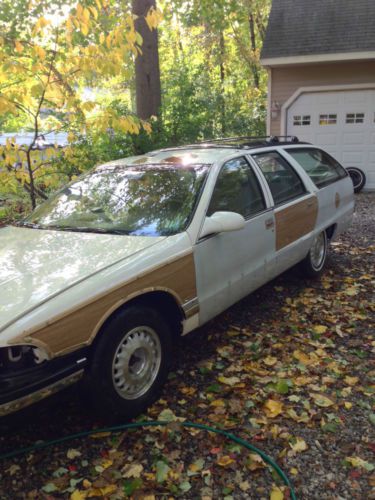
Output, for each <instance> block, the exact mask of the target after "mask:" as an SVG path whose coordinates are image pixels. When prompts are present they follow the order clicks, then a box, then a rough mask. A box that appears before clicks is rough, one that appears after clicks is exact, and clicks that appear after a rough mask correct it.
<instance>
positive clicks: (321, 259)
mask: <svg viewBox="0 0 375 500" xmlns="http://www.w3.org/2000/svg"><path fill="white" fill-rule="evenodd" d="M327 250H328V239H327V233H326V232H325V231H322V232H321V233H319V234H318V235H316V236H315V237H314V239H313V243H312V245H311V248H310V250H309V253H308V254H307V255H306V257H305V258H304V259H303V261H302V262H301V263H300V268H301V270H302V272H303V274H304V275H305V276H307V277H308V278H317V277H318V276H320V275H321V274H322V272H323V270H324V266H325V263H326V260H327Z"/></svg>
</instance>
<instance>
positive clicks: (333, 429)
mask: <svg viewBox="0 0 375 500" xmlns="http://www.w3.org/2000/svg"><path fill="white" fill-rule="evenodd" d="M337 428H338V425H337V424H336V423H335V422H329V423H328V424H324V425H322V431H324V432H336V431H337Z"/></svg>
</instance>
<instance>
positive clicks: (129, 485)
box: [124, 477, 143, 496]
mask: <svg viewBox="0 0 375 500" xmlns="http://www.w3.org/2000/svg"><path fill="white" fill-rule="evenodd" d="M142 486H143V482H142V479H140V478H139V477H137V478H135V479H127V480H126V481H125V482H124V493H125V495H128V496H130V495H132V494H133V493H134V492H135V491H136V490H139V489H140V488H142Z"/></svg>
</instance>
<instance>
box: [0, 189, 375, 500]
mask: <svg viewBox="0 0 375 500" xmlns="http://www.w3.org/2000/svg"><path fill="white" fill-rule="evenodd" d="M356 200H357V204H356V213H355V217H354V222H353V225H352V228H351V229H350V230H349V231H348V232H347V233H346V234H345V235H344V236H342V237H341V238H340V240H339V241H337V242H335V243H333V244H332V246H331V251H330V257H329V262H328V268H327V272H326V273H325V274H324V276H323V277H322V278H321V279H320V280H317V281H306V280H302V279H301V278H300V277H299V276H298V273H297V272H296V271H295V270H291V271H288V272H287V273H285V274H284V275H282V276H280V277H279V278H277V279H276V280H274V281H273V282H271V283H269V284H268V285H266V286H264V287H262V288H261V289H260V290H258V291H257V292H255V293H253V294H252V295H250V296H249V297H247V298H246V299H244V300H242V301H241V302H240V303H238V304H236V305H235V306H234V307H232V308H231V309H229V310H228V311H227V312H226V313H224V314H222V315H221V316H219V317H218V318H216V319H215V320H214V321H211V322H210V323H209V324H208V325H206V326H205V327H204V328H201V329H200V330H199V331H197V332H195V333H194V334H192V335H190V336H189V337H187V338H184V339H183V340H182V342H181V346H179V349H176V360H175V362H174V363H175V366H174V371H173V373H172V374H171V377H170V380H169V382H168V384H167V386H166V388H165V390H164V394H163V397H162V399H161V400H160V401H158V402H157V403H156V404H155V405H154V406H153V407H152V408H150V410H149V412H148V415H146V416H144V419H156V418H158V417H159V418H163V419H165V418H168V419H171V420H173V419H175V418H176V417H179V418H183V419H186V420H189V421H193V422H201V423H205V424H208V425H211V426H214V427H216V428H222V429H227V430H230V432H231V433H233V434H235V435H238V436H240V437H242V438H244V439H246V440H248V441H250V442H252V443H254V444H255V445H256V446H257V447H258V448H260V449H262V450H263V451H264V452H266V453H267V454H268V455H269V456H271V457H273V458H274V459H275V460H276V461H277V462H278V464H279V465H280V466H281V468H282V469H283V470H284V471H285V472H286V473H287V474H288V476H289V477H290V479H291V480H292V482H293V484H294V487H295V490H296V493H297V498H301V499H302V498H303V499H316V498H320V499H332V500H339V499H358V500H359V499H361V500H362V499H364V498H375V493H374V486H375V470H374V458H373V457H374V451H375V438H374V436H375V432H374V431H375V427H374V426H375V413H374V410H373V407H374V387H375V386H374V378H375V366H374V351H375V339H374V324H375V322H374V303H375V301H374V295H373V291H374V285H375V273H374V265H375V259H374V251H375V244H374V242H375V226H374V221H375V194H365V193H361V194H360V195H357V197H356ZM102 425H104V423H103V422H100V421H97V420H96V419H95V417H94V416H92V415H90V414H89V413H88V412H87V411H86V410H85V409H84V406H83V404H82V401H81V396H80V393H79V388H72V389H71V390H69V391H67V392H65V393H63V394H59V395H56V396H55V397H53V398H52V399H50V400H49V401H45V402H43V403H41V404H39V405H38V406H35V407H34V408H30V409H28V410H26V411H24V412H23V413H20V414H19V415H16V416H12V417H11V418H8V419H4V420H3V421H2V422H0V430H1V436H0V449H1V450H2V451H3V452H4V451H7V450H12V449H16V448H20V447H24V446H28V445H30V444H33V443H35V442H37V441H40V440H49V439H54V438H56V437H59V436H64V435H68V434H71V433H76V432H79V431H82V430H87V429H91V428H93V427H98V426H99V427H101V426H102ZM271 491H272V492H273V493H272V495H273V496H272V497H271V498H272V499H273V500H278V499H282V498H289V492H288V490H287V489H286V488H285V487H284V486H283V484H282V483H281V482H279V481H278V480H277V478H276V477H275V476H274V475H272V473H270V471H269V470H268V468H267V467H266V466H265V464H264V463H263V462H262V461H261V460H259V459H258V457H257V456H256V455H254V454H251V453H249V451H247V450H245V449H243V448H241V447H239V446H238V445H234V444H233V443H230V442H228V441H227V440H225V439H224V438H222V437H219V436H214V435H213V434H210V433H205V432H204V431H197V430H190V431H187V430H183V429H182V428H181V427H180V426H179V425H178V423H175V424H171V425H170V426H169V427H168V428H166V429H165V428H163V429H153V430H150V429H143V430H141V431H134V432H132V433H129V432H122V433H115V434H110V433H104V434H100V435H98V436H96V437H95V438H94V437H87V438H84V439H79V440H78V439H76V440H74V441H70V442H66V443H64V444H60V445H56V446H53V447H50V448H47V449H44V450H42V451H37V452H33V453H29V454H27V455H24V456H22V457H18V458H14V459H8V460H3V461H2V462H0V498H2V499H3V498H4V499H8V498H9V499H15V498H38V499H39V498H69V497H71V498H72V499H73V500H77V499H81V498H103V497H105V498H113V499H115V498H125V497H127V496H131V495H133V498H149V499H152V498H206V499H208V498H215V499H216V498H227V499H228V500H229V499H231V498H235V499H237V498H246V499H248V498H254V499H255V498H256V499H258V498H259V499H263V498H265V499H268V498H270V494H271Z"/></svg>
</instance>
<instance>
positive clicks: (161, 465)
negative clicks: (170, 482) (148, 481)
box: [156, 460, 171, 483]
mask: <svg viewBox="0 0 375 500" xmlns="http://www.w3.org/2000/svg"><path fill="white" fill-rule="evenodd" d="M170 470H171V468H170V467H169V466H168V465H167V464H166V463H165V462H163V461H162V460H158V461H157V462H156V481H157V482H158V483H163V482H164V481H166V479H167V477H168V472H169V471H170Z"/></svg>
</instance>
